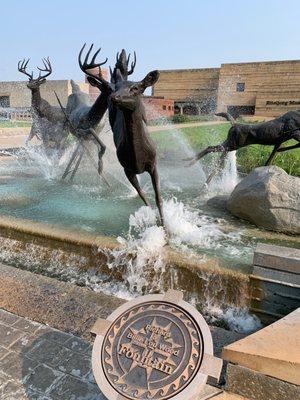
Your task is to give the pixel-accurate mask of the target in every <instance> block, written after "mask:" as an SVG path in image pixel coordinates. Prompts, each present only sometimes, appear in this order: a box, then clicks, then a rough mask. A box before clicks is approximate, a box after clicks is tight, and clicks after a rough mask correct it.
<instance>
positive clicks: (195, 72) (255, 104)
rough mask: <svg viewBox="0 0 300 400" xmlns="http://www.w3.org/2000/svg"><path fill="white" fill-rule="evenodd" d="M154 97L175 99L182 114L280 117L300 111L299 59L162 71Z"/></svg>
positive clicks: (176, 105) (176, 109)
mask: <svg viewBox="0 0 300 400" xmlns="http://www.w3.org/2000/svg"><path fill="white" fill-rule="evenodd" d="M152 94H153V95H154V96H162V97H165V98H170V99H173V100H174V103H175V106H174V107H175V111H176V112H180V113H183V114H207V113H212V112H216V111H218V112H220V111H228V112H230V113H231V114H232V115H233V116H235V117H236V116H238V115H253V114H254V115H257V116H271V117H272V116H278V115H281V114H283V113H285V112H287V111H289V110H295V109H300V60H291V61H270V62H253V63H235V64H222V65H221V67H220V68H202V69H191V70H169V71H160V79H159V81H158V82H157V84H156V85H155V86H154V88H153V90H152Z"/></svg>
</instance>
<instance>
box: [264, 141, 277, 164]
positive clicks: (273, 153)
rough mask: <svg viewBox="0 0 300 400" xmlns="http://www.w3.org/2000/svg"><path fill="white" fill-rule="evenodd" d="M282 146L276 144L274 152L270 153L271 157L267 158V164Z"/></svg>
mask: <svg viewBox="0 0 300 400" xmlns="http://www.w3.org/2000/svg"><path fill="white" fill-rule="evenodd" d="M279 147H280V144H275V146H274V149H273V150H272V153H271V154H270V157H269V158H268V159H267V162H266V163H265V166H267V165H270V163H271V161H272V160H273V158H274V156H275V154H276V152H277V151H278V149H279Z"/></svg>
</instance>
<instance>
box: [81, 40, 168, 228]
mask: <svg viewBox="0 0 300 400" xmlns="http://www.w3.org/2000/svg"><path fill="white" fill-rule="evenodd" d="M83 49H84V46H83V48H82V49H81V52H80V56H81V54H82V51H83ZM91 49H92V46H91V48H90V49H89V51H88V52H87V55H86V57H85V60H84V62H83V63H82V62H80V67H81V69H82V70H83V72H85V73H86V75H88V81H89V82H90V84H91V85H94V86H96V87H98V88H99V89H100V90H101V91H102V92H104V93H106V94H107V102H108V110H109V121H110V125H111V128H112V131H113V136H114V143H115V146H116V150H117V157H118V160H119V162H120V164H121V165H122V167H123V169H124V172H125V174H126V176H127V178H128V180H129V182H130V183H131V184H132V186H133V187H134V188H135V189H136V191H137V193H138V194H139V196H140V197H141V199H142V200H143V202H144V203H145V204H146V205H147V206H150V203H149V201H148V199H147V198H146V196H145V193H144V192H143V191H142V189H141V187H140V184H139V181H138V178H137V175H138V174H142V173H143V172H148V173H149V174H150V176H151V180H152V185H153V188H154V192H155V200H156V204H157V207H158V210H159V214H160V218H161V222H162V224H163V223H164V218H163V207H162V198H161V193H160V182H159V175H158V171H157V156H156V147H155V144H154V142H153V141H152V139H151V138H150V136H149V133H148V129H147V120H146V114H145V109H144V106H143V103H142V97H141V96H142V94H143V92H144V91H145V89H146V88H147V87H150V86H152V85H154V84H155V82H156V81H157V80H158V77H159V73H158V71H152V72H150V73H148V74H147V75H146V77H145V78H144V79H143V80H141V81H139V82H133V81H128V80H127V77H128V75H130V74H131V73H133V70H134V67H135V61H134V62H133V63H132V65H131V70H130V71H128V63H129V59H127V58H126V52H125V50H122V52H121V55H120V56H117V63H116V66H115V68H114V71H113V72H112V73H111V74H112V77H111V82H108V81H107V80H105V79H104V78H103V77H102V75H101V73H100V74H99V76H97V77H95V76H94V75H92V74H91V73H89V71H88V68H87V65H88V63H87V60H88V58H89V56H90V53H91ZM97 54H98V52H96V53H95V54H94V56H93V58H92V61H95V57H96V56H97ZM96 65H98V64H96Z"/></svg>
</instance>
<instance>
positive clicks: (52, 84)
mask: <svg viewBox="0 0 300 400" xmlns="http://www.w3.org/2000/svg"><path fill="white" fill-rule="evenodd" d="M78 84H79V86H80V87H81V89H82V90H83V91H85V92H87V93H88V92H89V89H88V86H89V85H88V84H86V83H84V82H80V83H79V82H78ZM54 91H55V92H56V93H57V95H58V97H59V98H60V100H61V102H62V104H63V105H66V103H67V98H68V96H69V94H71V92H72V90H71V84H70V81H69V80H47V81H46V83H44V84H43V85H41V95H42V97H43V98H44V99H45V100H47V101H49V103H50V104H51V105H53V106H58V103H57V100H56V97H55V94H54ZM0 96H9V99H10V107H13V108H18V107H30V106H31V91H30V90H29V89H28V88H27V82H23V81H22V82H0Z"/></svg>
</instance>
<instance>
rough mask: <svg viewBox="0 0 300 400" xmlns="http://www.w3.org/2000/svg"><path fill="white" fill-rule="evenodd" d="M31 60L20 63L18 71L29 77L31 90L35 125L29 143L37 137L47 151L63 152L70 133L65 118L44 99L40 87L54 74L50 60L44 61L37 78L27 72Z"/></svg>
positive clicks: (33, 124) (45, 59) (57, 108)
mask: <svg viewBox="0 0 300 400" xmlns="http://www.w3.org/2000/svg"><path fill="white" fill-rule="evenodd" d="M28 63H29V59H28V60H23V61H19V63H18V70H19V71H20V72H21V73H22V74H24V75H26V76H27V77H28V83H27V87H28V88H29V89H30V90H31V107H32V111H33V123H32V127H31V131H30V134H29V136H28V139H27V142H29V141H30V140H31V139H33V137H35V136H36V137H37V138H38V139H40V140H41V141H42V142H43V145H44V147H45V149H46V150H49V149H53V148H54V149H56V150H59V151H60V152H61V150H62V148H63V144H64V142H65V139H66V138H67V136H68V131H67V130H66V129H65V117H64V114H63V113H62V111H61V109H60V108H59V107H53V106H51V105H50V104H49V103H48V102H47V101H46V100H45V99H43V98H42V96H41V92H40V86H41V85H42V84H44V83H45V82H46V78H47V77H48V76H49V75H50V74H51V73H52V66H51V62H50V60H49V58H44V59H43V64H44V67H43V68H39V67H38V70H39V75H38V77H37V78H34V77H33V72H31V73H29V72H27V67H28Z"/></svg>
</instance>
